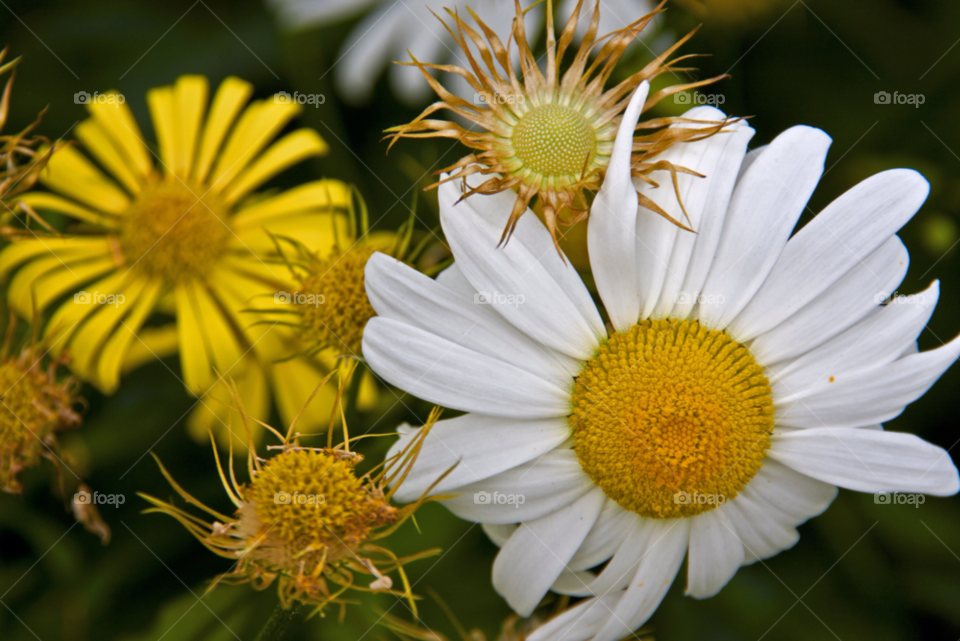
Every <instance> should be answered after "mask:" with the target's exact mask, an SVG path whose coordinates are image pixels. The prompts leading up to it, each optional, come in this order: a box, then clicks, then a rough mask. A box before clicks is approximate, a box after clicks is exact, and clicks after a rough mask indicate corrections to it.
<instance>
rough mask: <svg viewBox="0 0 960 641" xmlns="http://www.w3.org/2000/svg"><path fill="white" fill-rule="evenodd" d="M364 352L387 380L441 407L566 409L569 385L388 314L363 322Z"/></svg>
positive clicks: (530, 411) (511, 412)
mask: <svg viewBox="0 0 960 641" xmlns="http://www.w3.org/2000/svg"><path fill="white" fill-rule="evenodd" d="M363 356H364V358H365V359H366V360H367V362H368V363H369V364H370V367H371V368H372V369H373V371H374V372H375V373H376V374H377V375H378V376H381V377H383V378H384V379H385V380H386V381H387V382H388V383H390V384H392V385H396V386H397V387H399V388H400V389H402V390H405V391H406V392H409V393H410V394H413V395H414V396H418V397H420V398H422V399H424V400H426V401H429V402H431V403H436V404H438V405H443V406H445V407H450V408H453V409H458V410H462V411H464V412H478V413H481V414H489V415H492V416H505V417H513V418H547V417H554V416H566V415H568V414H569V413H570V392H569V391H568V390H562V389H560V388H559V387H557V386H556V385H554V384H552V383H548V382H547V381H545V380H543V379H541V378H539V377H537V376H535V375H533V374H530V373H529V372H527V371H525V370H522V369H520V368H518V367H515V366H513V365H509V364H507V363H504V362H503V361H499V360H497V359H495V358H493V357H490V356H486V355H484V354H480V353H478V352H475V351H473V350H471V349H468V348H466V347H463V346H462V345H458V344H456V343H454V342H452V341H448V340H446V339H443V338H440V337H439V336H435V335H433V334H431V333H429V332H425V331H424V330H422V329H417V328H416V327H412V326H410V325H407V324H405V323H401V322H398V321H395V320H392V319H389V318H380V317H374V318H372V319H370V321H369V322H368V323H367V326H366V327H365V328H364V331H363Z"/></svg>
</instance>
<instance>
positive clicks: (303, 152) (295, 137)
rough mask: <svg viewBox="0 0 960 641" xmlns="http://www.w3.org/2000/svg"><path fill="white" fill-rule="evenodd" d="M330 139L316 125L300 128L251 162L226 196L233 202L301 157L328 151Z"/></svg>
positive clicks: (228, 200)
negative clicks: (326, 139) (324, 139)
mask: <svg viewBox="0 0 960 641" xmlns="http://www.w3.org/2000/svg"><path fill="white" fill-rule="evenodd" d="M327 150H328V147H327V143H325V142H324V141H323V139H322V138H320V136H319V134H317V132H315V131H314V130H313V129H300V130H297V131H294V132H293V133H291V134H288V135H286V136H284V137H283V138H281V139H280V140H279V141H277V143H276V144H274V145H273V146H272V147H270V149H268V150H267V151H266V152H265V153H264V154H263V155H262V156H260V157H259V158H257V160H256V161H255V162H254V163H253V164H252V165H250V167H249V168H248V169H247V170H246V171H244V172H243V174H242V175H240V176H239V177H238V178H237V179H236V180H234V181H233V183H232V184H231V185H230V187H229V188H228V189H227V190H226V192H225V193H224V200H226V202H227V203H228V204H233V203H235V202H237V201H238V200H240V199H241V198H243V197H244V196H246V195H247V194H248V193H250V192H251V191H253V190H254V189H256V188H257V187H259V186H260V185H262V184H263V183H265V182H266V181H268V180H270V179H271V178H273V177H274V176H276V175H277V174H279V173H280V172H281V171H283V170H284V169H287V168H288V167H292V166H293V165H295V164H297V163H298V162H300V161H301V160H305V159H307V158H310V157H312V156H322V155H323V154H325V153H327Z"/></svg>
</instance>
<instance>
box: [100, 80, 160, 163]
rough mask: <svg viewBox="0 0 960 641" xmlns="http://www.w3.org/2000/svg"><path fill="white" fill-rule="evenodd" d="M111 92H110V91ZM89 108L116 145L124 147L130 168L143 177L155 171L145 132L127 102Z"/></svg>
mask: <svg viewBox="0 0 960 641" xmlns="http://www.w3.org/2000/svg"><path fill="white" fill-rule="evenodd" d="M108 93H109V92H108ZM87 110H88V111H89V112H90V113H91V114H92V115H93V117H94V118H95V119H96V121H97V122H98V123H99V124H100V126H101V127H103V129H104V130H105V131H107V132H109V133H110V136H111V137H112V138H113V140H114V141H115V143H116V146H117V147H118V148H120V149H123V152H124V155H125V157H126V159H127V160H128V161H129V162H130V168H131V169H132V170H133V171H134V172H135V173H136V174H137V175H138V176H141V177H146V176H149V175H150V174H151V173H153V161H152V160H151V159H150V152H149V151H148V150H147V146H146V143H145V142H144V138H143V134H142V133H140V127H139V126H138V125H137V119H136V118H134V117H133V112H132V111H130V107H128V106H127V105H126V104H122V105H116V104H114V105H110V104H99V103H98V104H94V103H90V104H88V105H87Z"/></svg>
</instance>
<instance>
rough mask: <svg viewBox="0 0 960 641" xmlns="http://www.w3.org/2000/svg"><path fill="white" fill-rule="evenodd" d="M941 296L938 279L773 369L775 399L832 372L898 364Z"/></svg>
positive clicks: (843, 373) (828, 377)
mask: <svg viewBox="0 0 960 641" xmlns="http://www.w3.org/2000/svg"><path fill="white" fill-rule="evenodd" d="M939 297H940V285H939V283H937V282H934V283H933V284H932V285H931V286H930V287H929V288H928V289H927V290H926V291H925V292H922V293H920V294H916V295H915V296H911V297H909V298H904V299H897V300H898V301H901V300H902V301H909V302H895V303H894V304H890V305H886V306H884V307H881V308H879V309H877V310H876V311H874V312H872V313H871V314H870V315H869V316H867V317H866V318H864V319H863V320H862V321H860V322H859V323H857V324H856V325H854V326H853V327H851V328H850V329H848V330H846V331H845V332H843V333H842V334H839V335H838V336H835V337H834V338H831V339H830V340H829V341H827V342H826V343H824V344H823V345H821V346H820V347H817V348H815V349H812V350H810V351H809V352H807V353H806V354H804V355H803V356H801V357H800V358H798V359H796V360H794V361H785V362H782V363H781V364H779V365H778V366H775V367H773V368H770V370H771V371H770V372H769V377H770V383H771V385H772V387H773V391H774V398H782V397H785V396H789V395H790V394H793V393H795V392H800V391H802V390H805V389H807V388H809V387H812V386H814V385H816V384H818V383H824V382H828V381H830V380H831V377H832V378H833V380H837V379H838V378H844V377H845V376H846V375H848V374H851V373H853V372H857V371H860V370H864V369H870V368H876V367H881V366H883V365H887V364H888V363H892V362H893V361H895V360H896V359H897V358H899V357H900V356H901V355H902V353H903V352H904V351H905V350H907V349H910V348H911V347H912V346H914V345H916V343H917V336H919V335H920V332H922V331H923V328H924V327H926V325H927V322H928V321H929V320H930V315H931V314H933V309H934V308H935V307H936V306H937V299H938V298H939ZM911 353H913V351H912V350H911ZM781 365H782V366H781Z"/></svg>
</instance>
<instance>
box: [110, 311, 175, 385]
mask: <svg viewBox="0 0 960 641" xmlns="http://www.w3.org/2000/svg"><path fill="white" fill-rule="evenodd" d="M154 309H156V310H158V311H159V309H158V307H157V306H154ZM137 338H138V339H139V340H136V341H134V342H133V343H131V344H130V348H129V349H128V350H127V353H126V355H125V356H124V358H123V365H122V367H121V369H120V373H121V374H126V373H127V372H132V371H133V370H135V369H137V368H138V367H140V366H141V365H145V364H147V363H150V362H152V361H155V360H160V359H161V358H166V357H167V356H171V355H173V354H176V353H177V349H178V348H179V347H180V337H179V336H178V335H177V324H176V323H170V324H168V325H164V326H163V327H146V328H144V329H141V330H140V333H139V334H138V336H137Z"/></svg>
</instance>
